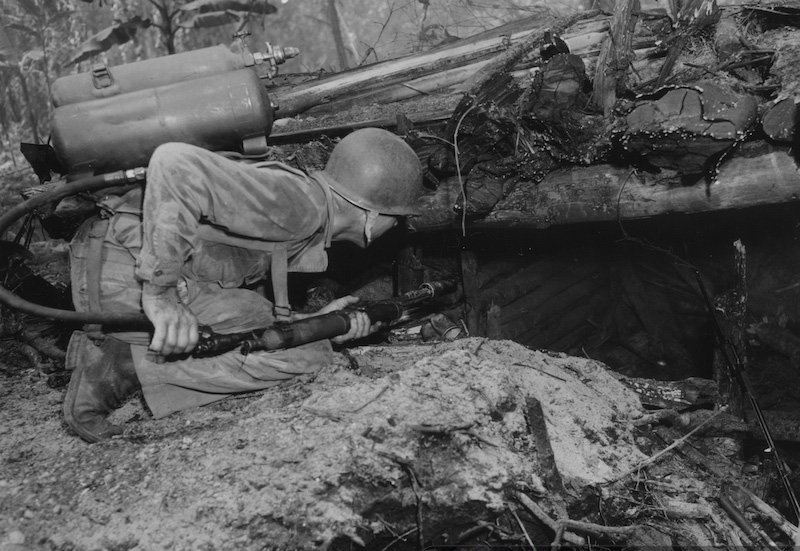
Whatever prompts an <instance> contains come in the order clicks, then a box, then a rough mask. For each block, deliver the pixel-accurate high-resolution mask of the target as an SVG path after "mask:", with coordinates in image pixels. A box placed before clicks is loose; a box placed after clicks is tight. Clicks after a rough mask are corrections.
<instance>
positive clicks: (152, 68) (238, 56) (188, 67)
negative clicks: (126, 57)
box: [52, 46, 253, 107]
mask: <svg viewBox="0 0 800 551" xmlns="http://www.w3.org/2000/svg"><path fill="white" fill-rule="evenodd" d="M251 65H253V55H252V54H251V53H250V52H248V51H242V50H238V51H232V50H230V49H228V48H227V47H226V46H212V47H210V48H203V49H200V50H192V51H189V52H183V53H180V54H173V55H168V56H164V57H158V58H155V59H147V60H144V61H136V62H134V63H127V64H125V65H118V66H116V67H104V66H95V67H94V68H93V70H92V71H89V72H85V73H78V74H75V75H67V76H64V77H61V78H59V79H57V80H56V81H55V82H54V83H53V90H52V94H53V98H52V99H53V105H55V106H56V107H59V106H61V105H69V104H72V103H79V102H82V101H90V100H92V99H97V98H106V97H109V96H116V95H119V94H125V93H128V92H135V91H137V90H146V89H149V88H158V87H159V86H164V85H166V84H172V83H175V82H184V81H187V80H194V79H197V78H202V77H204V76H209V75H213V74H218V73H224V72H226V71H234V70H236V69H244V68H245V67H248V66H251Z"/></svg>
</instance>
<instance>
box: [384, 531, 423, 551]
mask: <svg viewBox="0 0 800 551" xmlns="http://www.w3.org/2000/svg"><path fill="white" fill-rule="evenodd" d="M416 531H417V528H416V527H414V528H412V529H410V530H406V531H405V532H403V533H402V534H400V535H399V536H397V537H396V538H395V539H393V540H392V541H390V542H389V544H388V545H387V546H386V547H384V548H383V549H381V551H386V550H387V549H389V548H391V547H393V546H394V545H395V544H396V543H397V542H398V541H406V536H410V535H411V534H413V533H414V532H416Z"/></svg>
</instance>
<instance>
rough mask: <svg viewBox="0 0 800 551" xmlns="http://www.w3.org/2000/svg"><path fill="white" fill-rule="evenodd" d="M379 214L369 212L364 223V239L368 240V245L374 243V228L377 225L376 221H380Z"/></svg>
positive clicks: (372, 211)
mask: <svg viewBox="0 0 800 551" xmlns="http://www.w3.org/2000/svg"><path fill="white" fill-rule="evenodd" d="M379 214H380V213H378V212H375V211H374V210H368V211H367V221H366V222H365V223H364V237H365V238H366V240H367V245H369V244H370V243H372V227H373V226H374V225H375V220H377V219H378V215H379Z"/></svg>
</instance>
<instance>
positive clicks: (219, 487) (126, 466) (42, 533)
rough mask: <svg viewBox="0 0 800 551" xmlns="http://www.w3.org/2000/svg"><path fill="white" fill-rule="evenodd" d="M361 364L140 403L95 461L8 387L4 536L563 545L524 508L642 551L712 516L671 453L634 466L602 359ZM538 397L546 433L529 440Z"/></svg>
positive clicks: (52, 399) (635, 405)
mask: <svg viewBox="0 0 800 551" xmlns="http://www.w3.org/2000/svg"><path fill="white" fill-rule="evenodd" d="M350 353H351V354H352V355H353V356H354V357H356V358H358V363H359V365H360V366H361V367H362V370H363V368H364V366H369V369H370V373H371V376H370V377H366V376H364V375H360V374H359V373H357V372H354V371H352V370H351V369H348V368H347V365H348V361H347V359H346V358H345V357H344V356H342V357H341V359H340V360H339V361H338V362H337V365H334V366H329V367H328V368H326V369H324V370H323V371H322V372H321V373H319V374H318V375H317V376H316V377H315V378H313V380H310V379H306V380H303V381H298V382H296V383H293V384H290V385H287V386H284V387H280V388H277V389H272V390H270V391H267V392H264V393H260V394H254V395H251V396H249V397H247V398H243V399H238V400H236V399H234V400H227V401H224V402H220V403H219V404H217V405H216V406H211V407H206V408H201V409H198V410H195V411H189V412H181V413H179V414H176V415H173V416H170V417H168V418H166V419H162V420H153V419H152V418H151V417H150V416H149V414H148V413H147V412H146V411H144V410H143V409H142V406H141V404H140V403H139V402H138V401H134V402H132V403H130V404H128V405H126V407H125V408H123V409H127V410H128V412H127V414H126V415H127V419H128V420H127V424H126V426H127V432H126V435H125V436H123V437H121V438H115V439H113V440H111V441H109V442H105V443H101V444H96V445H92V446H89V445H86V444H83V443H82V442H81V441H79V440H78V439H77V437H75V436H73V435H71V434H69V433H68V431H67V429H65V428H64V427H63V426H62V422H61V419H60V411H59V409H60V402H61V399H62V393H63V391H58V390H53V389H50V388H47V387H46V386H45V385H44V383H43V382H42V383H40V385H39V386H41V388H39V387H36V389H35V390H34V391H31V389H30V388H28V389H27V390H26V391H25V392H23V391H22V390H23V388H24V387H25V384H20V383H24V381H16V380H14V379H12V378H10V377H8V378H6V380H7V381H8V382H10V383H11V384H13V385H15V386H14V389H13V390H11V391H10V392H9V393H3V395H2V399H3V402H4V407H3V408H2V409H0V417H1V418H0V427H2V429H0V440H2V446H0V449H1V450H2V452H0V453H2V455H0V461H2V463H3V467H4V468H3V475H2V477H0V495H2V499H0V503H2V504H1V505H0V530H2V533H6V534H10V533H12V532H13V533H15V534H16V533H17V532H19V533H22V534H23V535H24V536H25V538H26V541H28V542H34V543H37V544H41V545H47V546H49V547H50V548H58V549H66V548H70V549H75V550H82V549H87V550H88V549H98V548H111V547H114V548H123V547H124V548H126V549H127V548H130V547H125V546H126V545H128V544H134V542H135V544H134V547H136V545H138V546H139V548H142V549H165V548H170V549H197V548H200V547H204V548H207V549H230V548H236V549H262V548H264V545H266V544H267V542H269V545H270V548H274V549H303V548H313V547H315V546H319V545H327V546H328V548H330V549H336V548H341V547H340V543H339V542H347V546H355V548H363V549H382V548H384V547H385V546H386V545H388V544H389V543H391V542H393V541H395V543H394V547H395V548H396V549H413V548H415V546H416V545H418V543H419V542H424V543H425V545H437V544H443V543H444V542H448V541H449V542H453V541H457V540H458V538H459V537H463V536H464V534H480V535H481V536H482V537H486V534H487V532H488V533H489V534H492V535H493V537H496V538H500V539H502V538H507V537H511V538H512V539H513V538H516V537H519V538H520V540H519V541H520V542H522V541H523V539H522V538H524V537H525V536H524V535H523V532H522V529H521V528H520V527H521V526H523V527H525V531H526V532H527V533H528V536H527V537H531V538H534V539H536V541H537V545H538V544H539V543H542V542H544V543H545V544H546V543H550V542H551V541H554V540H555V539H557V538H556V535H557V534H554V533H553V530H552V526H550V525H548V524H547V523H546V522H544V521H543V520H542V519H541V518H538V519H537V517H536V515H532V514H531V513H530V510H529V509H530V507H528V508H527V509H526V507H524V506H521V505H520V504H519V499H518V496H520V495H524V496H526V498H525V499H526V500H532V501H534V502H535V503H536V504H537V506H538V507H539V508H540V509H541V511H544V512H545V513H546V515H547V518H549V519H551V521H552V524H553V526H555V527H556V531H558V532H561V533H560V535H559V536H558V537H559V538H566V539H564V541H565V542H569V541H571V540H570V539H569V538H570V537H571V536H570V535H569V534H570V533H572V532H577V533H578V535H579V536H580V538H588V540H574V541H591V542H603V541H612V540H619V541H620V542H621V541H626V540H630V541H638V540H643V538H645V536H644V535H642V534H639V532H638V531H637V530H638V529H637V528H633V527H634V526H639V525H642V526H644V525H648V526H649V527H650V528H652V526H654V525H659V526H661V528H660V530H661V531H662V532H663V533H664V534H670V529H669V526H670V523H671V522H674V519H676V518H680V522H681V523H682V524H685V523H687V522H705V521H706V520H707V519H708V517H709V515H710V514H711V513H714V514H716V509H714V508H713V507H711V505H707V503H711V504H713V501H712V499H711V496H712V494H713V491H714V490H713V489H709V487H708V482H707V481H705V480H701V479H700V478H697V477H696V476H695V475H694V474H692V473H691V472H689V471H687V469H686V465H685V464H683V465H678V464H677V463H676V461H677V459H676V458H674V457H672V454H667V457H666V458H664V459H662V460H661V461H659V462H658V463H657V464H656V465H652V466H650V467H648V468H647V469H641V470H637V467H638V466H643V465H644V464H645V462H646V460H647V458H648V456H649V455H651V452H652V451H653V449H654V448H653V446H655V444H653V441H652V440H648V437H647V435H646V434H645V433H643V432H642V430H641V429H640V428H637V427H635V426H634V422H635V420H636V419H638V418H640V417H641V416H642V415H643V409H642V406H641V404H640V403H639V399H638V396H637V394H636V393H635V392H633V391H632V390H630V389H629V388H628V387H627V386H626V385H625V384H623V383H622V382H621V381H619V380H618V377H616V376H614V375H613V374H612V373H611V372H610V371H609V370H608V369H607V368H606V367H605V366H604V365H603V364H600V363H599V362H596V361H592V360H587V359H582V358H575V357H570V356H566V355H563V354H562V355H559V354H552V353H548V352H544V351H535V350H531V349H528V348H526V347H524V346H521V345H519V344H516V343H513V342H511V341H493V340H487V339H477V338H471V339H460V340H457V341H453V342H438V343H432V344H406V345H398V346H371V347H362V348H356V349H353V350H351V351H350ZM26 384H27V385H28V386H30V385H29V383H26ZM532 400H536V401H538V403H539V404H540V406H541V413H542V418H543V419H544V422H545V425H546V431H541V430H538V431H532V430H531V429H530V422H529V420H528V419H526V416H527V415H529V410H530V408H529V407H528V406H529V405H530V404H531V403H533V402H532ZM131 410H134V411H133V413H131ZM320 412H322V413H324V414H321V413H320ZM32 433H35V434H37V436H38V437H37V438H36V439H34V440H31V439H30V434H32ZM542 434H544V435H546V437H547V438H548V440H549V445H550V447H551V449H552V457H551V460H548V463H550V462H552V463H554V465H555V468H556V469H557V472H558V474H559V475H560V477H561V480H562V481H563V486H561V487H558V488H550V487H549V486H550V485H552V482H551V481H552V480H553V478H552V477H551V476H549V472H548V470H550V469H552V465H549V466H548V465H540V457H542V456H541V455H540V453H539V452H538V450H539V448H541V444H542V443H541V442H538V441H537V436H538V438H542V436H541V435H542ZM645 442H649V444H648V445H645V446H644V447H642V445H643V443H645ZM661 447H662V448H663V447H664V446H661ZM640 448H641V449H640ZM627 473H632V476H628V477H627V478H625V479H624V480H618V479H620V478H621V477H622V475H625V474H627ZM615 481H616V482H615ZM659 481H660V482H659ZM670 481H673V482H674V483H670ZM656 482H659V484H656ZM699 498H702V499H703V500H702V501H700V500H699ZM591 503H594V504H595V505H594V506H592V505H591ZM710 507H711V508H710ZM600 510H602V511H603V516H602V518H601V517H600V516H598V511H600ZM709 511H711V513H709ZM701 513H702V514H701ZM517 519H519V522H517ZM654 523H655V524H654ZM659 523H660V524H659ZM201 525H202V530H198V526H201ZM600 525H605V526H608V528H605V529H600V528H598V526H600ZM534 527H538V528H536V529H537V530H539V532H540V533H539V534H538V535H537V534H536V533H535V532H536V530H534ZM727 528H728V527H727V526H726V529H727ZM634 533H635V534H634ZM632 534H633V535H632ZM17 535H18V534H17ZM400 536H402V537H400ZM717 537H720V538H723V540H722V541H727V540H725V539H724V537H723V536H717ZM637 538H638V539H637ZM498 541H499V540H498ZM559 541H560V540H559ZM231 542H235V543H231ZM342 545H343V544H342ZM120 546H121V547H120ZM337 546H338V547H337ZM348 548H350V547H348Z"/></svg>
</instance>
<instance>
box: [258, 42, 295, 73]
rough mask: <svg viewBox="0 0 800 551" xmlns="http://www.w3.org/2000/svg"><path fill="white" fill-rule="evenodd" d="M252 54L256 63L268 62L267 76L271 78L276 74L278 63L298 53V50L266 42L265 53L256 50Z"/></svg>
mask: <svg viewBox="0 0 800 551" xmlns="http://www.w3.org/2000/svg"><path fill="white" fill-rule="evenodd" d="M253 55H254V57H255V58H256V63H265V62H266V63H269V71H268V72H267V76H268V77H269V78H273V77H274V76H275V75H277V74H278V65H280V64H281V63H284V62H285V61H286V60H287V59H291V58H293V57H297V56H298V55H300V50H298V49H297V48H294V47H292V46H286V47H284V46H273V45H272V44H270V43H269V42H267V53H265V54H262V53H261V52H256V53H255V54H253Z"/></svg>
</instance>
